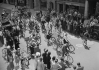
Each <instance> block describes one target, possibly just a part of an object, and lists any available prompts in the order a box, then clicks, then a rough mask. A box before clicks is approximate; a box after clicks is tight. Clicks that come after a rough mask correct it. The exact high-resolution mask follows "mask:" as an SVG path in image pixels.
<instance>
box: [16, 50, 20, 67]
mask: <svg viewBox="0 0 99 70" xmlns="http://www.w3.org/2000/svg"><path fill="white" fill-rule="evenodd" d="M20 55H21V54H20V48H18V49H17V50H16V52H15V63H16V66H18V67H19V61H20Z"/></svg>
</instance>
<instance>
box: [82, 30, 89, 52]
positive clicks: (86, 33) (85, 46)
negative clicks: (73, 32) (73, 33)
mask: <svg viewBox="0 0 99 70" xmlns="http://www.w3.org/2000/svg"><path fill="white" fill-rule="evenodd" d="M87 35H88V30H86V32H85V33H84V36H85V38H84V39H83V41H84V42H83V46H84V48H85V49H87V50H89V49H90V47H88V46H87Z"/></svg>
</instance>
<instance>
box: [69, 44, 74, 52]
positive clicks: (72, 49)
mask: <svg viewBox="0 0 99 70" xmlns="http://www.w3.org/2000/svg"><path fill="white" fill-rule="evenodd" d="M69 51H70V52H71V53H72V52H74V51H75V47H74V46H73V45H69Z"/></svg>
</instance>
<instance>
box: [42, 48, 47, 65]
mask: <svg viewBox="0 0 99 70" xmlns="http://www.w3.org/2000/svg"><path fill="white" fill-rule="evenodd" d="M47 53H48V50H47V49H44V53H43V54H42V56H43V62H44V64H47V55H48V54H47Z"/></svg>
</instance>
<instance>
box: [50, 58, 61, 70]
mask: <svg viewBox="0 0 99 70" xmlns="http://www.w3.org/2000/svg"><path fill="white" fill-rule="evenodd" d="M61 68H62V67H61V65H60V64H59V63H58V59H56V60H55V63H54V64H52V65H51V70H59V69H61Z"/></svg>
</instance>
